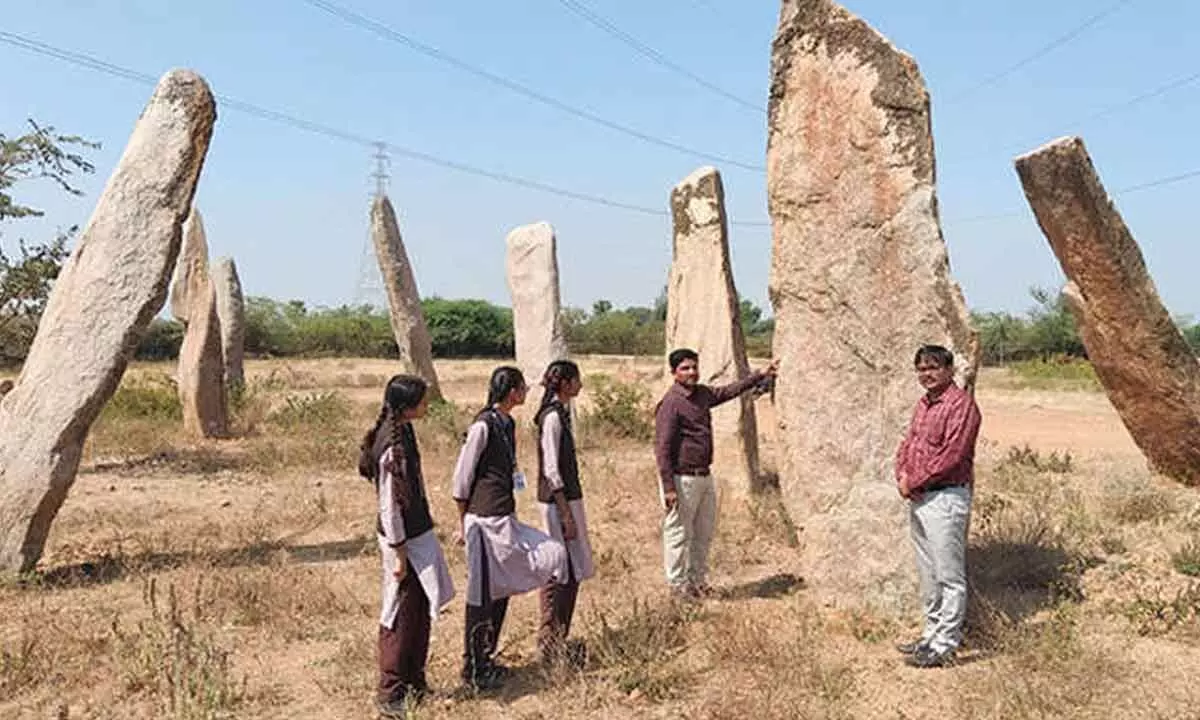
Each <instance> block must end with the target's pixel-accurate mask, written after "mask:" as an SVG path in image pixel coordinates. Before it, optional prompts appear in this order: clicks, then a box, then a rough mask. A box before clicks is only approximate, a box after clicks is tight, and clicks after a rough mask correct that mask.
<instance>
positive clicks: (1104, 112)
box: [1069, 72, 1200, 127]
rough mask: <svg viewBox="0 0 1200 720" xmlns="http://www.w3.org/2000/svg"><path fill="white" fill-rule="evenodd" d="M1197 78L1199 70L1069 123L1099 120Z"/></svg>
mask: <svg viewBox="0 0 1200 720" xmlns="http://www.w3.org/2000/svg"><path fill="white" fill-rule="evenodd" d="M1197 80H1200V72H1194V73H1192V74H1191V75H1188V76H1187V77H1182V78H1178V79H1176V80H1172V81H1171V82H1169V83H1166V84H1164V85H1160V86H1159V87H1157V88H1155V89H1153V90H1150V91H1148V92H1144V93H1141V94H1140V95H1135V96H1133V97H1131V98H1129V99H1127V100H1122V101H1121V102H1119V103H1116V104H1113V105H1109V106H1108V107H1106V108H1102V109H1100V110H1098V111H1096V112H1094V113H1092V114H1091V115H1088V116H1087V117H1085V118H1083V119H1081V120H1076V121H1075V122H1073V123H1070V124H1069V125H1070V126H1071V127H1076V126H1079V125H1084V124H1086V123H1090V122H1095V121H1096V120H1099V119H1100V118H1104V117H1108V116H1109V115H1112V114H1113V113H1116V112H1120V111H1122V110H1128V109H1129V108H1131V107H1133V106H1135V105H1138V104H1140V103H1143V102H1146V101H1147V100H1153V99H1155V98H1158V97H1162V96H1163V95H1166V94H1167V93H1170V92H1173V91H1175V90H1178V89H1179V88H1181V87H1186V86H1188V85H1191V84H1192V83H1194V82H1196V81H1197Z"/></svg>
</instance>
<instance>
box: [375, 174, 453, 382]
mask: <svg viewBox="0 0 1200 720" xmlns="http://www.w3.org/2000/svg"><path fill="white" fill-rule="evenodd" d="M371 241H372V242H373V243H374V244H375V257H376V258H377V259H378V260H379V270H380V272H381V273H382V275H383V285H384V288H385V289H386V290H387V297H388V306H389V308H390V310H391V319H392V334H393V335H394V336H395V337H396V345H397V346H398V347H399V348H400V363H401V365H402V366H403V368H404V372H406V373H409V374H412V375H417V376H418V377H421V378H423V379H424V380H425V382H427V383H429V393H430V399H440V398H441V397H442V391H441V388H440V386H439V384H438V377H437V371H436V370H435V369H434V367H433V343H432V341H431V339H430V337H429V327H428V326H427V325H426V324H425V311H424V310H422V309H421V295H420V293H419V292H418V290H417V280H416V277H415V275H414V273H413V268H412V263H411V262H409V260H408V253H407V252H406V251H405V249H404V240H403V239H402V238H401V237H400V226H399V224H398V223H397V222H396V211H395V209H394V208H393V207H392V202H391V200H388V198H387V196H386V195H380V196H379V197H377V198H375V202H374V203H373V204H372V206H371Z"/></svg>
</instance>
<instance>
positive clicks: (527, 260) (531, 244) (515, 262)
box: [506, 222, 567, 387]
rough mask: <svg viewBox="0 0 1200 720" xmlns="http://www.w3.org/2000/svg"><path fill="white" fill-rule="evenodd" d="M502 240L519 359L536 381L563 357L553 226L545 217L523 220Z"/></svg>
mask: <svg viewBox="0 0 1200 720" xmlns="http://www.w3.org/2000/svg"><path fill="white" fill-rule="evenodd" d="M506 242H507V245H508V262H507V266H508V289H509V291H510V292H511V294H512V305H513V334H514V336H515V338H514V339H515V342H516V346H517V347H516V350H517V352H516V355H517V365H518V366H519V367H520V368H521V372H523V373H524V374H525V379H526V381H527V382H528V383H529V385H530V387H535V386H536V385H537V383H538V381H540V380H541V377H542V373H543V372H545V370H546V366H547V365H549V364H550V363H552V362H554V361H555V360H561V359H563V358H565V357H567V339H566V335H565V334H564V332H563V326H562V307H561V300H560V296H559V289H558V257H557V254H556V252H557V251H556V249H555V238H554V228H553V227H551V226H550V224H549V223H545V222H540V223H534V224H533V225H523V226H521V227H519V228H517V229H515V230H513V231H512V232H510V233H509V234H508V239H507V241H506Z"/></svg>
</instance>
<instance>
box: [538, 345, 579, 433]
mask: <svg viewBox="0 0 1200 720" xmlns="http://www.w3.org/2000/svg"><path fill="white" fill-rule="evenodd" d="M578 377H579V366H578V365H576V364H575V363H574V362H572V361H570V360H555V361H554V362H552V363H550V365H549V366H547V367H546V372H545V373H543V374H542V387H544V388H546V391H545V392H544V393H542V404H541V405H539V406H538V411H537V414H536V415H534V422H535V423H536V424H537V427H538V429H539V430H540V429H541V427H542V421H543V420H544V419H545V417H546V414H547V413H548V412H549V411H550V408H551V407H553V406H554V403H555V402H556V401H557V400H558V393H559V391H560V390H562V387H563V385H566V384H567V383H569V382H571V381H572V380H574V379H576V378H578Z"/></svg>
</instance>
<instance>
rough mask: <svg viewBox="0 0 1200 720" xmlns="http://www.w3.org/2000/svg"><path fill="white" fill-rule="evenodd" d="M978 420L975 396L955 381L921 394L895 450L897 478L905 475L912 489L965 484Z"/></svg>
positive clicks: (972, 461)
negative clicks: (938, 391)
mask: <svg viewBox="0 0 1200 720" xmlns="http://www.w3.org/2000/svg"><path fill="white" fill-rule="evenodd" d="M980 421H981V417H980V414H979V406H978V405H976V404H975V398H973V397H971V394H970V393H968V392H966V391H965V390H963V389H962V388H960V387H958V386H957V385H954V384H951V385H950V387H948V388H946V389H945V390H944V391H943V392H942V393H941V394H940V395H938V396H937V397H933V398H931V397H930V396H929V395H928V394H927V395H925V396H924V397H922V398H921V399H920V400H918V401H917V406H916V408H914V409H913V415H912V421H911V422H910V423H909V426H908V434H907V435H905V437H904V441H903V442H902V443H900V449H899V450H898V451H897V452H896V479H897V481H899V480H900V479H901V478H903V477H907V478H908V486H909V488H910V489H912V490H933V489H936V488H941V487H949V486H954V485H969V484H970V483H971V482H972V481H973V480H974V479H975V440H976V439H977V438H978V437H979V425H980Z"/></svg>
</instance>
